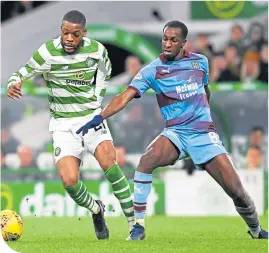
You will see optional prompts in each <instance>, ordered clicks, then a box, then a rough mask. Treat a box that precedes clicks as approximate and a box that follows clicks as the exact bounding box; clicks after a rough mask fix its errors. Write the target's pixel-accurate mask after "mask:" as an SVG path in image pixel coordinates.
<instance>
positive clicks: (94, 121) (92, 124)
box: [76, 114, 104, 136]
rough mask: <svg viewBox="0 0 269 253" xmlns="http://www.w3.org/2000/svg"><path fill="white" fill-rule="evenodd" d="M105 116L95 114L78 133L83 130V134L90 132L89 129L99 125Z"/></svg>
mask: <svg viewBox="0 0 269 253" xmlns="http://www.w3.org/2000/svg"><path fill="white" fill-rule="evenodd" d="M103 120H104V118H103V116H102V115H101V114H98V115H95V116H94V117H93V119H92V120H91V121H89V122H87V123H86V124H85V125H84V126H82V127H81V128H80V129H78V130H77V131H76V133H77V134H80V133H81V132H82V136H84V135H85V134H87V133H88V131H89V129H91V128H94V127H96V126H99V125H100V124H101V123H102V122H103Z"/></svg>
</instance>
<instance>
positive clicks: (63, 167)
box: [56, 156, 80, 186]
mask: <svg viewBox="0 0 269 253" xmlns="http://www.w3.org/2000/svg"><path fill="white" fill-rule="evenodd" d="M79 165H80V159H78V158H77V157H74V156H64V157H62V158H61V159H60V160H59V161H58V162H57V164H56V166H57V169H58V171H59V175H60V177H61V180H62V182H63V184H64V186H71V185H75V184H76V183H77V182H78V179H79Z"/></svg>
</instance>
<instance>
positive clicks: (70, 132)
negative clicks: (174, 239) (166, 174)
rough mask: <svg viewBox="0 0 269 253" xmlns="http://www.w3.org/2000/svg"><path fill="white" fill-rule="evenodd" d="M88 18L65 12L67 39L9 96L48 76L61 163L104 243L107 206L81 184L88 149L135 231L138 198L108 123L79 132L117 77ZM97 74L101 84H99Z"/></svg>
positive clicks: (40, 55)
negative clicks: (29, 81) (119, 159)
mask: <svg viewBox="0 0 269 253" xmlns="http://www.w3.org/2000/svg"><path fill="white" fill-rule="evenodd" d="M85 25H86V18H85V16H84V15H83V14H82V13H81V12H79V11H76V10H73V11H70V12H68V13H66V14H65V16H64V17H63V21H62V26H61V36H60V37H58V38H56V39H54V40H50V41H48V42H46V43H44V44H43V45H42V46H41V47H40V48H39V49H38V50H36V51H35V52H34V53H33V55H32V57H31V58H30V60H29V61H28V62H27V64H26V65H25V66H23V67H22V68H21V69H20V70H19V71H18V72H15V73H14V74H12V76H11V77H10V79H9V81H8V92H7V95H8V96H9V97H10V98H13V99H16V98H17V99H20V98H21V96H22V91H21V88H22V83H23V81H24V80H26V79H29V78H31V77H32V76H34V75H37V74H43V76H44V78H45V80H46V84H47V87H48V98H49V106H50V112H51V116H52V117H51V120H50V124H49V131H50V133H51V135H52V138H53V145H54V157H55V163H56V166H57V168H58V171H59V174H60V177H61V179H62V182H63V185H64V187H65V189H66V191H67V192H68V194H69V195H70V197H71V198H72V199H73V200H74V201H75V202H76V203H77V204H78V205H80V206H83V207H85V208H87V209H89V210H90V211H91V212H92V217H93V222H94V227H95V232H96V235H97V238H98V239H107V238H109V231H108V228H107V226H106V223H105V219H104V205H103V203H102V202H101V201H100V200H94V199H93V198H92V196H91V195H90V193H89V192H88V191H87V189H86V186H85V185H84V184H83V183H82V182H81V181H80V180H79V165H80V162H81V160H82V159H83V153H84V150H85V149H86V150H88V151H89V152H91V153H92V154H93V155H94V156H95V158H96V159H97V161H98V162H99V164H100V166H101V167H102V169H103V170H104V173H105V175H106V177H107V179H108V180H109V182H110V183H111V184H112V188H113V191H114V194H115V196H116V197H117V198H118V200H119V202H120V205H121V207H122V210H123V213H124V214H125V216H126V218H127V220H128V223H129V230H130V231H131V230H132V227H133V225H134V211H133V200H132V196H131V191H130V187H129V183H128V181H127V179H126V177H125V176H124V175H123V173H122V171H121V169H120V167H119V165H118V164H117V162H116V152H115V148H114V146H113V143H112V137H111V134H110V131H109V128H108V126H107V123H106V122H103V123H102V124H100V126H98V127H96V128H94V129H92V131H90V132H89V133H88V134H87V135H85V136H82V135H77V134H76V130H77V129H78V128H79V127H80V126H81V125H83V124H85V123H86V122H88V121H89V120H91V119H92V118H93V117H94V116H95V115H97V114H99V113H100V112H101V103H102V100H103V97H104V95H105V92H106V87H107V85H108V80H109V78H110V74H111V62H110V60H109V57H108V53H107V50H106V48H105V47H104V46H103V45H102V44H101V43H99V42H97V41H95V40H92V39H89V38H87V37H86V28H85ZM96 72H97V75H96V85H93V81H94V76H95V73H96Z"/></svg>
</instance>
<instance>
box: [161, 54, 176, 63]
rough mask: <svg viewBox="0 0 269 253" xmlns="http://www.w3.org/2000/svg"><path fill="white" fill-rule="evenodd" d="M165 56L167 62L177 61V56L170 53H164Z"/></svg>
mask: <svg viewBox="0 0 269 253" xmlns="http://www.w3.org/2000/svg"><path fill="white" fill-rule="evenodd" d="M163 55H164V57H165V58H166V60H167V61H173V60H174V59H175V56H174V55H172V54H171V53H170V52H169V53H168V52H163Z"/></svg>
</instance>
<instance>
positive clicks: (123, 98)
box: [76, 89, 137, 136]
mask: <svg viewBox="0 0 269 253" xmlns="http://www.w3.org/2000/svg"><path fill="white" fill-rule="evenodd" d="M136 93H137V92H136V91H135V90H133V89H126V90H125V91H124V92H123V93H121V94H119V95H117V96H116V97H114V98H113V99H112V100H111V101H110V102H109V103H108V104H107V105H106V107H105V108H104V110H103V111H102V113H101V114H98V115H96V116H94V117H93V119H92V120H91V121H89V122H88V123H86V124H85V125H84V126H82V127H81V128H80V129H78V131H77V132H76V133H77V134H80V133H81V132H82V135H83V136H84V135H85V134H87V133H88V131H89V129H91V128H94V127H96V126H99V125H100V124H101V123H102V122H103V120H104V119H107V118H109V117H111V116H112V115H114V114H116V113H117V112H119V111H121V110H122V109H123V108H124V107H125V106H126V105H127V104H128V103H129V102H130V101H131V100H132V99H133V98H134V97H135V95H136Z"/></svg>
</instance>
